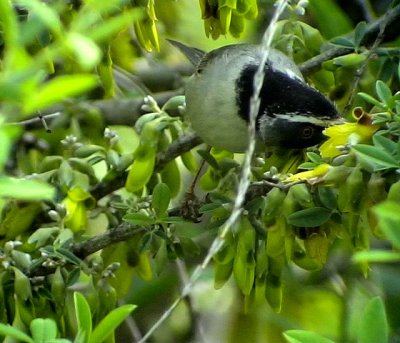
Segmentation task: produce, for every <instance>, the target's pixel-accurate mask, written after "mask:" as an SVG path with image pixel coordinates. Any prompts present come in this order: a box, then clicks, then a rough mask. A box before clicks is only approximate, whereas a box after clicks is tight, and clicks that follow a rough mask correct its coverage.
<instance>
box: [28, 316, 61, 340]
mask: <svg viewBox="0 0 400 343" xmlns="http://www.w3.org/2000/svg"><path fill="white" fill-rule="evenodd" d="M30 329H31V333H32V338H33V340H34V341H35V343H47V341H48V340H49V339H55V338H56V337H57V324H56V322H55V321H54V320H53V319H43V318H36V319H34V320H32V322H31V324H30Z"/></svg>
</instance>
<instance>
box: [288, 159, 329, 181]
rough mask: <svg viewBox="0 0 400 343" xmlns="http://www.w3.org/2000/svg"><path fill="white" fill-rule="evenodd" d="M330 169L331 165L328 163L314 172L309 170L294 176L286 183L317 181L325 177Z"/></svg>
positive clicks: (321, 165)
mask: <svg viewBox="0 0 400 343" xmlns="http://www.w3.org/2000/svg"><path fill="white" fill-rule="evenodd" d="M329 168H330V165H329V164H327V163H324V164H320V165H319V166H317V167H316V168H314V169H313V170H307V171H305V172H301V173H297V174H294V175H292V176H290V177H288V178H287V179H286V180H285V181H286V182H295V181H300V180H310V179H317V178H319V177H321V176H323V175H325V174H326V172H327V171H328V169H329Z"/></svg>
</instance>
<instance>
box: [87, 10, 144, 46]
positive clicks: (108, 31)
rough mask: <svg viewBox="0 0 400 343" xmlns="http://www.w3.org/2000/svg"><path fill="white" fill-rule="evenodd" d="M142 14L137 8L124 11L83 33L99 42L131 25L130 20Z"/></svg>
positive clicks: (137, 18) (134, 19)
mask: <svg viewBox="0 0 400 343" xmlns="http://www.w3.org/2000/svg"><path fill="white" fill-rule="evenodd" d="M142 16H143V12H142V10H141V9H138V8H135V9H132V10H129V11H125V12H124V13H122V14H120V15H118V16H116V17H112V18H110V19H108V20H106V21H102V22H101V24H100V25H98V26H96V27H95V28H94V29H92V30H90V31H89V32H85V34H86V35H88V36H89V38H91V39H93V40H94V41H95V42H99V41H102V40H104V39H106V38H108V37H110V36H111V35H113V34H115V33H117V32H118V31H121V30H122V29H124V28H125V27H128V26H130V25H132V22H134V21H137V20H139V19H140V18H141V17H142Z"/></svg>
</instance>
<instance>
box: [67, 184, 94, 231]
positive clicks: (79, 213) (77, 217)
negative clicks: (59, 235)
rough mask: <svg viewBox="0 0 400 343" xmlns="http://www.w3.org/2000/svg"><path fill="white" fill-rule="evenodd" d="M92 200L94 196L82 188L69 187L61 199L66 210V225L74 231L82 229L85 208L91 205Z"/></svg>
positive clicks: (85, 221) (84, 225)
mask: <svg viewBox="0 0 400 343" xmlns="http://www.w3.org/2000/svg"><path fill="white" fill-rule="evenodd" d="M94 201H95V200H94V198H93V197H92V196H91V195H90V194H89V193H88V192H86V191H85V190H83V189H82V188H80V187H74V188H72V189H70V190H69V191H68V193H67V197H66V198H65V199H64V201H63V203H64V206H65V208H66V210H67V216H66V218H65V224H66V226H67V227H69V228H70V229H71V230H72V231H74V232H78V231H80V230H84V229H85V227H86V224H87V209H88V208H91V207H93V205H94Z"/></svg>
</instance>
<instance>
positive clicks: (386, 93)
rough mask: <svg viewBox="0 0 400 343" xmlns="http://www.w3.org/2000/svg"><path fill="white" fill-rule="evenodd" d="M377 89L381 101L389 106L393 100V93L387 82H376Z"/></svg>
mask: <svg viewBox="0 0 400 343" xmlns="http://www.w3.org/2000/svg"><path fill="white" fill-rule="evenodd" d="M375 89H376V93H377V94H378V97H379V99H380V100H381V101H382V102H383V103H384V104H385V105H388V104H389V102H390V99H391V98H392V91H391V90H390V88H389V86H388V85H387V84H386V83H385V82H383V81H381V80H378V81H376V85H375Z"/></svg>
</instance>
